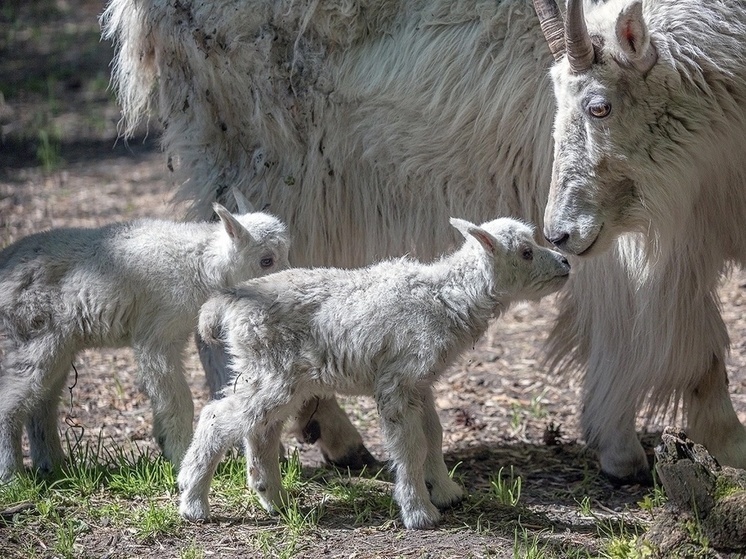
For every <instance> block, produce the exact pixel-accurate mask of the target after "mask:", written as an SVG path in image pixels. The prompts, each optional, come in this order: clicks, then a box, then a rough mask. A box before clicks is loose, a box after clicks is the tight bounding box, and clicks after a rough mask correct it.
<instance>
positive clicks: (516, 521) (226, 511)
mask: <svg viewBox="0 0 746 559" xmlns="http://www.w3.org/2000/svg"><path fill="white" fill-rule="evenodd" d="M67 447H68V448H67V452H68V455H70V456H71V457H72V460H71V461H70V462H69V463H68V464H67V465H66V466H65V467H64V468H62V469H60V471H58V472H55V473H54V474H52V475H51V476H49V477H44V476H41V475H37V474H34V473H31V472H26V473H24V474H21V475H19V476H17V477H16V478H15V479H14V480H13V481H12V482H11V483H8V484H5V485H0V512H2V511H4V510H8V509H10V508H11V507H14V506H15V507H17V512H16V513H15V514H14V515H13V516H12V517H8V516H5V515H3V516H0V524H3V523H4V524H5V526H4V527H3V528H0V530H2V532H3V535H7V538H6V539H7V540H8V541H10V540H12V541H13V542H14V544H13V546H14V547H13V550H12V553H10V554H4V551H5V550H4V548H3V544H2V543H0V556H3V557H5V556H6V555H7V556H8V557H46V556H54V557H62V558H68V557H79V556H81V553H82V552H83V550H85V549H86V547H87V546H88V545H90V542H91V541H98V542H100V541H101V540H102V539H104V540H106V539H107V538H110V537H116V538H117V541H119V542H120V544H118V545H129V546H132V549H137V546H148V547H150V548H152V549H157V548H161V547H164V546H166V547H168V548H169V549H171V550H172V554H171V555H168V556H169V557H174V556H178V557H180V558H204V557H206V556H207V555H209V554H210V553H212V551H211V548H210V542H211V541H213V542H214V541H216V539H220V538H228V537H230V538H235V539H232V540H231V542H232V543H231V545H234V544H235V546H237V548H240V549H241V550H242V552H244V553H245V554H246V556H256V557H271V558H282V559H284V558H287V559H290V558H293V557H303V556H306V555H308V553H309V552H310V551H311V550H312V549H316V547H314V546H315V545H318V542H320V541H323V540H324V538H325V537H326V536H325V534H326V533H328V532H327V531H328V530H330V529H339V527H340V526H344V530H362V531H363V533H365V532H367V531H370V530H374V531H376V532H384V533H385V532H395V533H400V534H401V535H402V537H403V536H404V533H403V532H399V531H400V530H401V529H402V524H401V521H400V520H399V518H398V513H399V509H398V506H397V505H396V503H395V502H394V500H393V498H392V476H391V474H390V472H388V471H387V470H385V469H384V470H379V471H373V472H367V471H364V472H362V473H359V474H357V475H355V474H352V473H350V472H349V471H347V472H345V471H340V470H328V469H314V468H309V467H307V466H303V464H302V463H301V461H300V457H299V455H298V454H297V453H291V454H290V455H289V457H288V458H287V460H285V461H284V462H283V463H282V474H283V486H284V488H285V490H286V491H287V492H288V496H289V498H288V503H287V504H286V506H285V507H284V509H283V510H282V511H280V512H279V513H278V514H276V515H273V516H272V515H269V514H267V513H266V512H265V511H264V510H263V509H262V508H261V506H260V505H259V503H258V500H257V499H256V497H255V495H254V493H253V492H252V491H250V490H248V489H247V487H246V460H245V458H244V457H243V456H242V455H241V454H240V453H238V452H236V451H232V452H231V453H229V456H228V457H227V458H226V459H225V460H223V461H222V462H221V464H220V465H219V467H218V469H217V472H216V474H215V477H214V479H213V483H212V485H211V491H210V505H211V512H212V514H213V515H214V520H213V521H211V522H209V523H208V524H206V525H205V528H204V529H206V530H207V533H208V534H210V535H211V537H212V538H213V539H212V540H205V539H204V533H203V532H202V531H201V530H203V528H202V527H201V525H200V524H199V523H198V524H192V523H189V522H185V521H183V520H182V519H181V518H180V517H179V515H178V509H177V507H178V494H177V487H176V478H175V471H174V468H173V467H172V465H171V464H170V463H168V462H166V461H164V460H163V459H162V458H161V457H160V455H155V454H153V453H150V452H148V451H141V450H138V449H137V448H136V447H134V448H127V449H124V448H121V447H117V446H113V445H111V444H107V441H105V440H103V439H102V438H100V437H99V439H97V440H95V441H94V442H92V443H88V444H86V443H81V442H79V441H77V440H74V439H73V440H68V442H67ZM463 467H464V466H463V464H461V465H459V466H458V468H456V467H454V468H453V469H452V470H451V476H452V477H457V474H456V471H457V469H461V470H462V472H463ZM589 475H590V474H589ZM459 476H463V473H461V474H459ZM467 479H468V478H467ZM461 481H464V480H463V479H462V480H461ZM488 483H489V486H488V487H486V488H483V489H482V490H479V491H473V492H471V494H467V495H466V497H465V499H464V502H463V503H461V504H460V505H458V506H456V507H454V508H452V509H449V510H447V511H444V513H443V523H442V525H441V527H440V528H439V530H441V531H443V533H444V534H447V533H448V532H465V533H471V534H474V535H477V536H479V537H484V538H497V539H499V540H502V541H504V542H505V544H504V546H503V547H499V548H498V547H495V548H494V550H493V551H494V556H496V557H500V556H504V553H505V552H506V551H508V552H509V550H510V549H511V547H512V552H513V555H514V556H515V557H526V558H546V559H559V558H570V559H572V558H577V559H583V558H587V557H605V558H608V559H626V558H636V557H646V555H644V553H647V552H648V551H649V550H648V549H647V548H646V547H645V546H644V545H643V544H642V543H641V538H640V536H641V534H642V530H641V529H640V528H639V526H637V525H634V524H629V523H625V522H623V521H621V520H620V519H617V518H609V517H608V515H604V517H603V518H602V517H601V516H599V515H596V514H594V512H593V510H592V508H591V498H590V497H588V496H586V497H585V498H576V501H577V503H578V507H579V510H580V512H581V514H582V515H583V516H584V517H587V518H590V519H591V521H592V524H591V525H590V526H588V525H587V524H586V526H588V528H587V531H592V530H593V527H594V526H595V530H596V532H597V533H596V535H595V536H589V537H588V538H587V539H586V543H587V541H588V539H590V540H592V541H593V542H595V543H594V545H593V546H592V547H591V548H588V547H587V546H586V543H582V542H574V541H568V540H566V539H563V538H562V534H559V533H555V526H554V524H553V522H552V521H551V520H550V519H549V518H548V517H546V516H545V515H544V514H540V513H537V512H535V511H533V510H532V508H531V507H530V506H529V505H528V504H526V503H525V496H524V491H525V489H526V488H525V487H524V480H523V478H522V477H521V476H520V475H518V473H517V471H516V469H515V468H514V467H511V466H506V467H504V468H501V469H500V470H498V471H497V472H496V473H495V474H494V475H493V476H492V477H490V478H489V480H488ZM571 495H572V493H571V492H568V495H567V496H571ZM567 496H566V497H565V498H567ZM571 498H572V497H571ZM660 499H661V497H660V494H659V493H655V489H654V490H653V493H651V494H650V497H649V499H646V500H645V503H646V504H645V506H646V507H647V506H648V504H649V506H650V507H655V506H657V504H658V503H660V502H661V500H660ZM226 523H227V524H226ZM690 531H691V532H692V534H693V536H699V534H698V532H697V526H696V525H692V526H691V530H690ZM107 534H108V535H107ZM236 534H240V536H238V535H236ZM361 541H364V540H361ZM699 541H700V542H701V537H700V538H699ZM40 542H43V545H42V543H40ZM121 542H124V543H121ZM314 542H316V543H314ZM702 545H706V542H702ZM363 546H364V544H363ZM125 549H126V547H125ZM499 550H501V552H498V551H499ZM362 551H364V549H363V550H362ZM484 554H485V555H487V556H491V555H492V554H493V552H492V551H489V550H487V551H485V553H484ZM363 556H364V555H363Z"/></svg>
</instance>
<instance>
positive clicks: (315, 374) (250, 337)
mask: <svg viewBox="0 0 746 559" xmlns="http://www.w3.org/2000/svg"><path fill="white" fill-rule="evenodd" d="M451 223H452V224H453V225H454V226H455V227H456V228H457V229H458V230H459V231H461V233H462V234H463V235H464V237H465V238H466V239H467V241H466V243H464V245H463V246H462V248H461V249H460V250H458V251H457V252H455V253H453V254H451V255H450V256H446V257H443V258H441V259H440V260H438V261H435V262H433V263H430V264H422V263H420V262H417V261H414V260H410V259H407V258H402V259H399V260H389V261H384V262H381V263H378V264H375V265H372V266H370V267H367V268H361V269H356V270H342V269H338V268H317V269H300V268H298V269H291V270H287V271H284V272H280V273H278V274H275V275H273V276H272V277H271V279H270V278H264V279H257V280H254V281H251V282H247V283H245V284H243V285H241V286H238V287H235V288H233V289H229V290H227V291H224V292H223V293H222V294H220V295H216V296H215V297H213V298H212V299H210V300H209V301H208V302H207V303H206V304H205V305H204V306H203V307H202V310H201V312H200V320H199V331H200V334H201V335H202V336H203V338H204V339H205V340H207V341H210V340H213V341H217V340H218V339H219V340H220V342H221V343H225V344H226V346H227V348H228V353H229V354H230V355H231V357H232V363H233V367H234V369H235V371H236V372H237V374H236V376H235V377H234V380H233V381H232V382H231V384H230V385H229V386H228V387H226V389H225V390H224V393H225V396H224V398H223V399H221V400H215V401H213V402H211V403H209V404H208V405H207V406H206V407H205V409H204V410H203V412H202V414H201V415H200V420H199V423H198V425H197V429H196V431H195V436H194V439H193V441H192V444H191V446H190V447H189V450H188V451H187V454H186V456H185V457H184V462H183V464H182V469H181V472H180V474H179V478H178V479H179V487H180V489H181V491H182V496H181V506H180V509H179V510H180V513H181V514H182V515H183V516H184V517H186V518H188V519H204V518H207V517H208V515H209V505H208V492H209V486H210V481H211V479H212V476H213V474H214V471H215V468H216V466H217V464H218V462H219V461H220V459H221V457H222V455H223V453H224V452H225V450H226V448H228V447H229V446H230V445H231V444H234V443H235V442H237V441H239V440H241V439H245V444H246V456H247V470H248V483H249V486H250V487H252V488H253V489H255V490H256V491H257V493H258V494H259V499H260V501H261V503H262V505H263V506H264V507H265V508H266V509H267V510H268V511H270V512H272V511H275V510H276V509H277V508H280V507H282V506H283V505H285V504H287V496H286V495H285V494H284V492H283V490H282V487H281V480H280V467H279V462H278V452H279V444H280V440H279V436H280V432H281V429H282V425H283V423H284V421H285V419H286V418H288V417H289V416H291V415H292V414H293V413H295V412H296V411H297V410H298V409H299V408H300V407H301V406H302V405H303V403H304V402H306V401H307V400H309V399H312V398H314V397H317V396H322V397H324V396H326V397H328V396H330V395H333V394H334V393H335V392H339V393H344V394H368V395H373V396H374V397H375V399H376V403H377V406H378V411H379V413H380V416H381V426H382V430H383V434H384V438H385V442H386V447H387V450H388V452H389V454H390V457H391V460H392V463H393V468H394V470H395V473H396V485H395V498H396V500H397V502H398V503H399V505H400V507H401V513H402V518H403V521H404V525H405V526H406V527H407V528H428V527H432V526H434V525H435V524H436V523H437V522H438V521H439V519H440V513H439V511H438V507H446V506H449V505H451V504H454V503H456V502H458V501H459V500H460V499H461V497H462V489H461V487H460V486H459V485H458V484H456V483H455V482H453V481H452V480H451V479H450V478H449V477H448V471H447V469H446V466H445V463H444V461H443V454H442V449H441V444H442V429H441V426H440V422H439V420H438V415H437V412H436V410H435V407H434V403H433V395H432V385H433V383H434V382H435V381H436V380H437V379H438V377H439V375H440V374H441V373H442V372H443V370H444V369H445V368H446V367H447V366H448V365H449V364H450V363H451V362H452V361H453V360H454V358H455V357H456V356H457V355H458V354H459V353H460V352H462V351H463V350H465V349H466V348H468V347H471V346H472V345H473V344H474V342H475V341H476V340H477V339H478V338H479V337H480V336H481V335H482V334H483V333H484V331H485V329H486V328H487V324H488V321H489V319H490V318H492V317H494V316H496V315H499V314H500V313H501V312H502V311H503V310H504V309H505V308H506V307H507V306H508V305H509V304H510V303H512V302H514V301H517V300H525V299H538V298H540V297H542V296H544V295H547V294H549V293H551V292H553V291H555V290H556V289H558V288H559V287H561V286H562V285H563V284H564V283H565V280H566V279H567V277H568V274H569V272H570V267H569V264H568V262H567V260H566V259H565V258H564V257H563V256H562V255H561V254H560V253H558V252H554V251H552V250H549V249H546V248H542V247H539V246H537V245H536V243H535V242H534V241H533V238H532V234H533V230H532V228H531V227H529V226H527V225H525V224H523V223H521V222H519V221H516V220H512V219H507V218H503V219H497V220H494V221H490V222H488V223H485V224H483V225H482V226H480V227H478V226H476V225H474V224H472V223H469V222H467V221H464V220H460V219H452V220H451ZM428 484H429V485H430V487H431V489H430V492H429V493H428Z"/></svg>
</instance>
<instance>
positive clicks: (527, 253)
mask: <svg viewBox="0 0 746 559" xmlns="http://www.w3.org/2000/svg"><path fill="white" fill-rule="evenodd" d="M521 257H523V259H524V260H533V259H534V251H533V250H531V249H530V248H524V249H523V253H521Z"/></svg>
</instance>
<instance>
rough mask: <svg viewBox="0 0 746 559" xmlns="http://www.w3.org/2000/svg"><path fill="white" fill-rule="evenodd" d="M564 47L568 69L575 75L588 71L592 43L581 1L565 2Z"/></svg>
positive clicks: (570, 0)
mask: <svg viewBox="0 0 746 559" xmlns="http://www.w3.org/2000/svg"><path fill="white" fill-rule="evenodd" d="M565 46H566V49H567V59H568V61H569V62H570V68H571V69H572V71H573V72H574V73H575V74H582V73H584V72H586V71H588V70H589V69H590V67H591V64H593V57H594V55H593V43H591V36H590V35H589V34H588V28H587V27H586V25H585V15H584V14H583V0H567V19H566V20H565Z"/></svg>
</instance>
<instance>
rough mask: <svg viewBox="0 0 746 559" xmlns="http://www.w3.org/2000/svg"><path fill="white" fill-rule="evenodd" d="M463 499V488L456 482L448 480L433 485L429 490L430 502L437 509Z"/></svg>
mask: <svg viewBox="0 0 746 559" xmlns="http://www.w3.org/2000/svg"><path fill="white" fill-rule="evenodd" d="M463 499H464V489H463V487H461V486H460V485H459V484H458V483H456V482H455V481H452V480H450V479H449V480H448V481H447V483H443V484H442V486H441V487H437V486H433V488H432V489H431V490H430V502H432V504H434V505H435V506H436V507H438V508H439V509H447V508H450V507H453V506H455V505H457V504H459V503H460V502H461V501H462V500H463Z"/></svg>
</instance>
